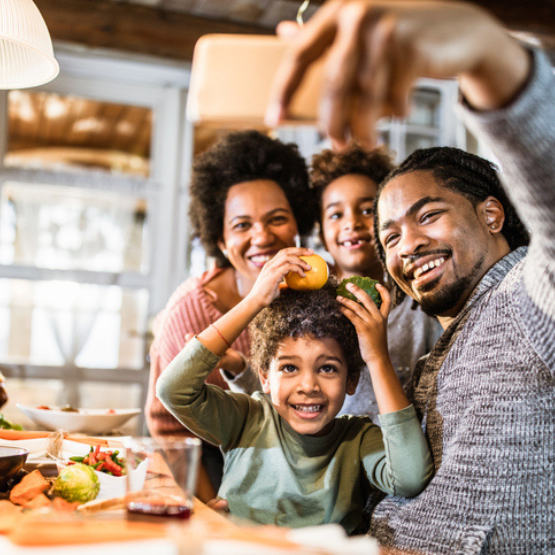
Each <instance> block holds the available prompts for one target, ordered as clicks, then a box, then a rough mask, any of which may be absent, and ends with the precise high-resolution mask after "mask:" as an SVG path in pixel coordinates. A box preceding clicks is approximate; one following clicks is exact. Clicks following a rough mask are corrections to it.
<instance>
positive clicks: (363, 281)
mask: <svg viewBox="0 0 555 555" xmlns="http://www.w3.org/2000/svg"><path fill="white" fill-rule="evenodd" d="M347 283H354V284H355V285H357V286H358V287H360V288H361V289H363V290H364V291H365V292H366V293H368V295H369V296H370V298H371V299H372V300H373V301H374V302H375V303H376V306H377V307H378V308H380V306H382V298H381V297H380V294H379V292H378V290H377V289H376V284H378V283H379V281H376V280H375V279H372V278H369V277H362V276H352V277H350V278H346V279H344V280H343V281H342V282H341V283H340V284H339V286H338V287H337V289H336V293H337V294H338V295H341V296H342V297H345V298H347V299H351V300H352V301H356V302H358V303H359V304H362V303H360V301H359V300H358V299H357V298H356V297H355V296H354V295H353V294H352V293H351V292H350V291H349V290H348V289H347Z"/></svg>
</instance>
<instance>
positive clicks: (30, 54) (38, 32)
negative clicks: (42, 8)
mask: <svg viewBox="0 0 555 555" xmlns="http://www.w3.org/2000/svg"><path fill="white" fill-rule="evenodd" d="M59 71H60V68H59V66H58V62H57V61H56V59H55V58H54V52H53V50H52V41H51V40H50V34H49V33H48V29H47V27H46V23H45V22H44V19H43V18H42V16H41V14H40V12H39V10H38V8H37V7H36V6H35V4H34V3H33V1H32V0H0V89H22V88H26V87H35V86H37V85H42V84H43V83H47V82H48V81H51V80H52V79H54V77H56V75H58V72H59Z"/></svg>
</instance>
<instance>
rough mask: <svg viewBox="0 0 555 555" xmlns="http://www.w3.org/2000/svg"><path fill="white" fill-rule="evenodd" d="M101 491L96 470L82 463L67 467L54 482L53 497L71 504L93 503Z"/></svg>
mask: <svg viewBox="0 0 555 555" xmlns="http://www.w3.org/2000/svg"><path fill="white" fill-rule="evenodd" d="M99 491H100V481H99V479H98V476H97V475H96V474H95V472H94V470H93V469H92V468H91V467H90V466H87V465H86V464H82V463H75V464H73V465H71V466H66V467H65V468H64V469H63V470H62V471H61V472H60V474H58V477H57V478H56V481H55V482H54V488H53V489H52V495H54V496H58V497H61V498H62V499H65V500H66V501H69V502H70V503H73V502H75V501H78V502H79V503H86V502H87V501H92V500H93V499H95V498H96V496H97V495H98V492H99Z"/></svg>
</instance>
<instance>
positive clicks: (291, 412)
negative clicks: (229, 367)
mask: <svg viewBox="0 0 555 555" xmlns="http://www.w3.org/2000/svg"><path fill="white" fill-rule="evenodd" d="M259 375H260V380H261V382H262V386H263V390H264V393H267V394H269V395H270V397H271V400H272V404H273V405H274V407H275V408H276V410H277V412H278V414H279V415H280V416H281V417H282V418H283V419H284V420H286V421H287V423H288V424H289V425H290V426H291V427H292V428H293V430H295V431H296V432H297V433H299V434H303V435H310V436H323V435H325V434H327V433H329V432H330V431H331V429H332V428H333V420H334V418H335V417H336V416H337V413H338V412H339V411H340V410H341V407H342V406H343V401H344V400H345V395H346V394H349V395H352V394H353V393H354V392H355V389H356V386H357V383H358V379H352V378H351V379H349V376H348V371H347V362H346V359H345V355H344V354H343V349H341V347H340V346H339V343H337V341H336V340H335V339H332V338H324V339H314V338H312V337H309V336H306V337H299V338H292V337H286V338H284V339H283V340H282V341H281V342H280V345H279V347H278V350H277V352H276V354H275V356H274V357H273V358H272V361H271V363H270V368H269V370H268V371H266V372H262V371H261V372H260V373H259Z"/></svg>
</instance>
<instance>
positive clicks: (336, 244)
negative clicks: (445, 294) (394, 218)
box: [310, 145, 442, 420]
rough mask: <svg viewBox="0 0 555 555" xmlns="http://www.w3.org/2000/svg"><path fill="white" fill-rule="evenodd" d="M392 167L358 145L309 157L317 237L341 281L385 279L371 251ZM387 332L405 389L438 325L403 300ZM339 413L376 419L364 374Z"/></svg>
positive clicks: (380, 152)
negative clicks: (376, 213)
mask: <svg viewBox="0 0 555 555" xmlns="http://www.w3.org/2000/svg"><path fill="white" fill-rule="evenodd" d="M393 167H394V166H393V164H392V162H391V159H390V157H389V155H388V154H387V151H385V150H382V149H376V150H374V151H372V152H367V151H365V150H363V149H361V148H360V147H358V146H356V145H354V146H351V147H350V148H349V149H348V150H347V151H344V152H334V151H332V150H324V151H322V152H321V153H319V154H316V155H315V156H313V158H312V165H311V169H310V180H311V186H312V188H313V190H314V192H315V194H316V199H317V204H318V208H319V224H320V237H321V239H322V242H323V244H324V247H325V248H326V250H327V251H328V252H329V253H330V255H331V256H332V257H333V259H334V261H335V266H334V268H333V272H334V274H335V275H336V276H337V277H338V278H340V279H343V278H347V277H351V276H353V275H358V276H367V277H371V278H372V279H376V280H378V281H379V282H381V283H384V281H385V280H384V269H383V266H382V264H381V262H380V260H379V258H378V256H377V254H376V251H375V248H374V217H373V204H374V197H375V196H376V191H377V187H378V185H379V183H380V182H381V181H382V180H383V179H384V178H385V176H386V175H387V174H388V173H389V172H390V171H391V170H392V169H393ZM387 331H388V341H389V354H390V357H391V361H392V363H393V366H394V368H395V370H396V372H397V375H398V376H399V379H400V380H401V383H402V384H403V387H405V389H406V390H408V389H409V387H410V382H411V379H412V371H413V369H414V367H415V365H416V362H417V361H418V359H419V358H420V357H422V356H423V355H425V354H426V353H428V352H429V351H430V350H431V348H432V347H433V346H434V344H435V342H436V340H437V338H438V337H439V336H440V335H441V333H442V329H441V326H440V325H439V322H438V321H437V320H436V318H432V317H430V316H426V315H425V314H424V313H423V312H422V311H421V310H420V309H419V308H416V309H415V308H414V307H413V306H412V300H411V299H409V298H408V297H407V298H405V300H404V301H403V302H401V303H400V304H399V305H398V306H397V307H396V308H395V309H394V310H393V311H392V312H391V315H390V317H389V320H388V328H387ZM340 414H366V415H368V416H370V417H371V418H372V419H373V420H376V418H377V415H378V405H377V402H376V397H375V395H374V390H373V388H372V383H371V381H370V375H369V374H368V372H363V373H362V374H361V379H360V382H359V384H358V388H357V391H356V393H355V394H354V395H353V396H352V397H349V398H347V400H346V402H345V404H344V405H343V409H342V410H341V413H340Z"/></svg>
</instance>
